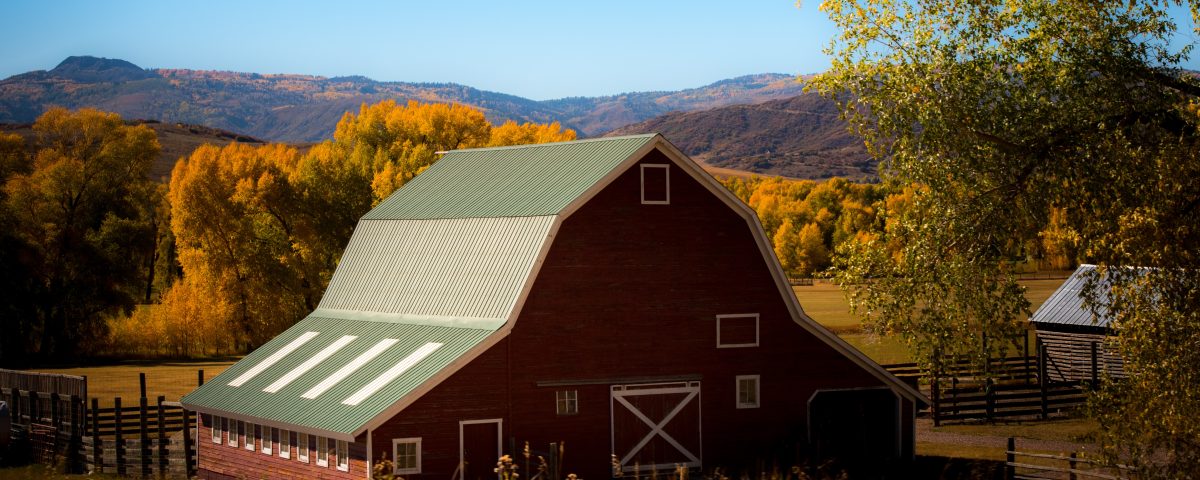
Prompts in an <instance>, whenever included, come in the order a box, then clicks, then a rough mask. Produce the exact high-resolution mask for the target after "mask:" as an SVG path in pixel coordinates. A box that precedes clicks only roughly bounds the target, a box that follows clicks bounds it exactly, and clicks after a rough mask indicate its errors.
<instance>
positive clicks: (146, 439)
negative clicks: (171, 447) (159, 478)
mask: <svg viewBox="0 0 1200 480" xmlns="http://www.w3.org/2000/svg"><path fill="white" fill-rule="evenodd" d="M145 375H146V374H144V373H143V374H142V378H143V381H142V387H143V388H142V392H143V393H145V391H146V390H145V385H146V383H145V380H144V379H145ZM146 403H147V400H146V397H145V396H143V397H142V398H141V399H139V400H138V435H139V437H140V440H141V445H138V452H139V453H141V455H142V459H141V461H140V462H138V463H139V464H140V465H141V473H142V475H143V476H144V475H147V474H149V473H150V471H149V470H150V445H149V443H150V433H149V432H148V431H147V428H146V423H147V422H148V421H149V419H147V418H146V417H147V416H148V415H147V413H148V412H147V411H146V410H148V408H147V405H146Z"/></svg>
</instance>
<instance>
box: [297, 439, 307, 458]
mask: <svg viewBox="0 0 1200 480" xmlns="http://www.w3.org/2000/svg"><path fill="white" fill-rule="evenodd" d="M296 460H299V461H300V462H301V463H308V434H307V433H298V432H297V433H296Z"/></svg>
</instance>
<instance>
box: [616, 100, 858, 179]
mask: <svg viewBox="0 0 1200 480" xmlns="http://www.w3.org/2000/svg"><path fill="white" fill-rule="evenodd" d="M648 132H658V133H661V134H663V135H664V136H665V137H667V138H668V139H670V140H671V143H674V144H675V145H676V146H678V147H679V148H680V149H682V150H683V151H684V153H687V154H688V155H689V156H691V157H692V158H693V159H695V160H697V161H699V162H701V163H704V164H706V165H707V166H709V167H714V168H715V169H732V170H739V171H748V172H754V173H759V174H765V175H780V176H785V177H794V178H811V179H820V178H829V177H835V176H836V177H844V178H849V179H853V180H875V179H877V178H878V171H877V167H878V164H877V162H876V161H874V160H872V159H871V157H870V156H869V155H867V152H866V148H865V147H863V144H862V141H861V140H860V139H858V138H857V137H855V136H854V135H851V133H850V132H849V131H848V130H847V126H846V123H845V122H843V121H842V120H841V119H839V118H838V111H837V107H836V106H835V105H834V104H833V102H830V101H829V100H826V99H824V98H821V97H820V96H819V95H816V94H810V93H806V94H803V95H798V96H795V97H791V98H786V99H782V100H771V101H768V102H763V103H757V104H752V105H731V106H726V107H721V108H714V109H710V110H703V111H694V112H673V113H668V114H665V115H661V116H658V117H655V118H652V119H650V120H646V121H644V122H640V123H635V124H632V125H627V126H625V127H621V128H618V129H615V130H613V131H611V132H609V133H608V134H607V135H631V134H637V133H648Z"/></svg>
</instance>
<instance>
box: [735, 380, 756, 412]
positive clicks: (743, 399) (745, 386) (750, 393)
mask: <svg viewBox="0 0 1200 480" xmlns="http://www.w3.org/2000/svg"><path fill="white" fill-rule="evenodd" d="M737 408H758V375H738V376H737Z"/></svg>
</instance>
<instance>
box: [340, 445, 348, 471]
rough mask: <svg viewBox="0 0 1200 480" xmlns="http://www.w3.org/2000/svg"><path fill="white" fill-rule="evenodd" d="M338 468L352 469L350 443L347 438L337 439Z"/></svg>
mask: <svg viewBox="0 0 1200 480" xmlns="http://www.w3.org/2000/svg"><path fill="white" fill-rule="evenodd" d="M337 469H338V470H341V471H343V472H348V471H350V445H349V444H348V443H346V441H345V440H338V441H337Z"/></svg>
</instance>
